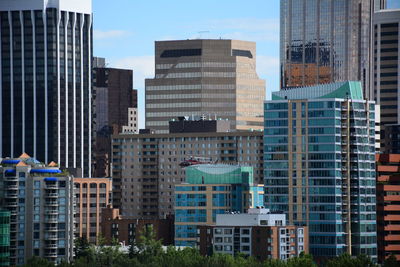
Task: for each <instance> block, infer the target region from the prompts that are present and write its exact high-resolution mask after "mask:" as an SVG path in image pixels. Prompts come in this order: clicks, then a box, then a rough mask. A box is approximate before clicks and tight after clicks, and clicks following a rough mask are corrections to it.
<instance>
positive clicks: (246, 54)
mask: <svg viewBox="0 0 400 267" xmlns="http://www.w3.org/2000/svg"><path fill="white" fill-rule="evenodd" d="M232 56H234V57H248V58H253V54H252V53H251V51H249V50H240V49H232Z"/></svg>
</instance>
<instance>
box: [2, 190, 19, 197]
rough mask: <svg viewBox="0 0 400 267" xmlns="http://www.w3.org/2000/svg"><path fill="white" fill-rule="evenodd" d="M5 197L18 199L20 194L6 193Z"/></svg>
mask: <svg viewBox="0 0 400 267" xmlns="http://www.w3.org/2000/svg"><path fill="white" fill-rule="evenodd" d="M4 195H5V197H6V198H18V192H9V191H6V193H5V194H4Z"/></svg>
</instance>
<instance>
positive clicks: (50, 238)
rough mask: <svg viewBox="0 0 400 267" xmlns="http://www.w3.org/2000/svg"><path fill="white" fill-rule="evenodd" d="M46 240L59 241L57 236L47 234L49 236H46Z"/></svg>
mask: <svg viewBox="0 0 400 267" xmlns="http://www.w3.org/2000/svg"><path fill="white" fill-rule="evenodd" d="M44 238H45V239H46V240H58V236H57V234H47V235H44Z"/></svg>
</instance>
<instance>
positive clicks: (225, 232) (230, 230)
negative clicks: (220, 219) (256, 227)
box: [224, 229, 232, 235]
mask: <svg viewBox="0 0 400 267" xmlns="http://www.w3.org/2000/svg"><path fill="white" fill-rule="evenodd" d="M224 234H225V235H231V234H232V229H224Z"/></svg>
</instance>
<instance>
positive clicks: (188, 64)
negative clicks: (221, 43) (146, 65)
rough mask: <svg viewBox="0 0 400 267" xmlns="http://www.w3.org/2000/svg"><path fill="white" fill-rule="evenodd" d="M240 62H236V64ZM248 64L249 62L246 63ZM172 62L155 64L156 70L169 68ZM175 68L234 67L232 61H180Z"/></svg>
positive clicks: (234, 64)
mask: <svg viewBox="0 0 400 267" xmlns="http://www.w3.org/2000/svg"><path fill="white" fill-rule="evenodd" d="M239 64H241V63H238V65H239ZM246 65H248V66H250V65H249V64H246ZM173 66H174V64H157V65H156V69H157V70H163V69H170V68H172V67H173ZM175 68H176V69H186V68H236V63H234V62H182V63H178V64H176V65H175Z"/></svg>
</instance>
